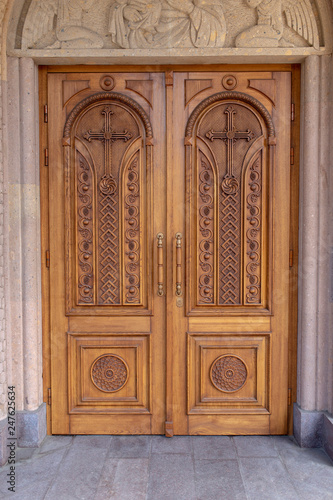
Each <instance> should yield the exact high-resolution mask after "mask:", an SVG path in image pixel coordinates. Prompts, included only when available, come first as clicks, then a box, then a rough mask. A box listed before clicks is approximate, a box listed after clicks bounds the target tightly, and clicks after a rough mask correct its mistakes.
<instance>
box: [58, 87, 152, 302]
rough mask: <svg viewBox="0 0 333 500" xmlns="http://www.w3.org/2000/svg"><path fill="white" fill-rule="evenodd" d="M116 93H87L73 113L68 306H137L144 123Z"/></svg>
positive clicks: (144, 209)
mask: <svg viewBox="0 0 333 500" xmlns="http://www.w3.org/2000/svg"><path fill="white" fill-rule="evenodd" d="M110 95H111V93H110ZM103 97H105V96H104V95H103ZM122 100H123V101H126V102H117V101H111V100H109V101H108V100H106V99H105V98H104V99H103V100H101V101H99V100H98V99H96V102H91V101H89V99H88V100H87V101H88V102H87V106H86V107H84V106H82V110H81V113H80V114H79V115H78V118H77V120H76V121H74V120H73V121H74V124H73V128H72V130H71V134H72V139H71V144H72V147H73V149H74V154H73V156H72V157H71V159H70V162H69V163H70V164H69V179H70V180H69V183H70V186H69V189H68V193H70V199H68V200H67V206H68V207H69V209H68V210H67V216H68V219H69V221H68V226H69V227H70V228H72V229H71V230H70V235H69V241H68V248H69V255H70V258H69V261H70V262H71V266H72V267H71V268H70V269H69V272H68V280H67V285H68V288H69V290H68V295H69V296H72V299H70V302H71V303H72V307H73V306H74V307H75V306H83V305H94V306H120V307H121V306H124V305H139V306H142V305H144V303H143V302H144V300H145V299H144V292H145V290H146V289H147V288H145V290H144V289H143V288H144V287H147V284H143V283H142V279H143V276H144V275H146V273H145V271H144V266H145V265H146V264H145V258H146V255H144V254H143V244H142V242H143V241H144V239H145V235H146V234H147V227H146V219H145V217H144V216H143V215H142V214H146V213H147V197H146V185H145V183H146V170H145V168H144V166H145V165H146V162H147V158H149V160H150V158H151V155H150V154H148V151H147V149H149V148H150V147H151V145H150V144H149V146H148V145H147V146H146V147H145V135H146V134H145V131H144V127H145V128H146V132H147V123H148V124H149V122H148V120H147V117H146V115H144V119H145V120H146V123H143V121H142V120H141V118H142V117H141V116H138V114H137V113H135V111H136V109H135V111H134V110H133V109H131V108H130V106H128V105H127V101H128V103H131V102H132V100H131V99H129V98H127V97H122ZM133 102H134V101H133ZM134 104H135V106H136V108H138V109H139V106H138V105H137V104H136V103H134ZM141 112H142V115H143V114H144V112H143V110H141ZM69 145H70V144H69ZM73 221H75V222H74V223H73ZM145 296H146V295H145Z"/></svg>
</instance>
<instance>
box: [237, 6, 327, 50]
mask: <svg viewBox="0 0 333 500" xmlns="http://www.w3.org/2000/svg"><path fill="white" fill-rule="evenodd" d="M245 1H246V3H247V4H248V5H249V7H252V8H256V9H257V15H258V21H257V25H256V26H252V27H251V28H248V29H247V30H245V31H243V32H242V33H241V34H240V35H238V37H237V38H236V47H293V44H292V42H290V41H289V40H288V39H287V38H288V37H287V35H286V33H285V29H284V21H283V14H284V15H285V20H286V23H287V26H289V27H290V28H292V29H293V30H294V31H295V32H296V33H297V34H298V35H300V36H301V37H302V38H304V39H305V40H306V41H307V42H308V43H309V44H310V45H312V46H313V47H314V48H315V49H317V50H318V49H319V37H318V28H317V23H316V19H315V17H314V14H313V11H312V7H311V3H310V1H309V0H245Z"/></svg>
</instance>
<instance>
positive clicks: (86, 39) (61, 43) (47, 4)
mask: <svg viewBox="0 0 333 500" xmlns="http://www.w3.org/2000/svg"><path fill="white" fill-rule="evenodd" d="M94 3H95V2H94V0H57V1H54V0H42V1H40V0H32V2H31V5H30V8H29V11H28V14H27V19H26V21H25V26H27V28H25V30H24V32H23V43H24V45H26V47H27V48H29V49H44V48H52V49H58V48H101V47H103V45H104V42H103V39H102V37H101V36H99V35H98V34H97V33H95V32H94V31H92V30H91V29H89V28H86V27H84V26H82V16H83V13H84V12H88V11H89V10H90V9H91V8H92V7H93V6H94Z"/></svg>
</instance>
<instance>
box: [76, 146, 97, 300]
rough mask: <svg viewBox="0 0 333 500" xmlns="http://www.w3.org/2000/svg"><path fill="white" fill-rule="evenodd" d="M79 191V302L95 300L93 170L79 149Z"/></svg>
mask: <svg viewBox="0 0 333 500" xmlns="http://www.w3.org/2000/svg"><path fill="white" fill-rule="evenodd" d="M77 155H78V160H79V169H78V172H77V192H78V209H77V211H78V222H77V223H78V263H79V265H78V292H79V303H82V302H83V303H84V304H89V303H92V302H93V232H92V231H93V223H92V217H93V209H92V198H91V194H90V191H91V172H90V168H89V165H88V163H87V160H86V159H85V158H84V156H83V155H82V154H81V153H80V152H78V151H77Z"/></svg>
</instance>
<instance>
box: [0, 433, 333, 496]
mask: <svg viewBox="0 0 333 500" xmlns="http://www.w3.org/2000/svg"><path fill="white" fill-rule="evenodd" d="M8 471H9V469H8V465H6V466H4V467H3V468H2V469H0V498H1V499H2V498H13V499H14V498H18V499H20V500H25V499H29V500H39V499H44V498H45V499H48V500H71V499H88V500H90V499H92V500H93V499H96V500H102V499H103V500H108V499H117V500H132V499H133V500H146V499H148V500H182V499H184V500H192V499H193V500H194V499H198V500H199V499H201V500H208V499H214V500H220V499H221V500H238V499H242V500H252V499H253V500H254V499H255V500H261V499H263V500H266V499H267V500H274V499H282V500H288V499H291V500H294V499H301V500H310V499H311V500H333V463H332V461H331V460H330V459H329V458H328V456H327V455H326V454H325V453H324V451H322V450H320V449H315V450H309V449H300V448H299V447H298V446H297V445H296V444H295V443H294V442H293V440H292V439H291V438H288V437H260V436H259V437H257V436H256V437H243V436H239V437H226V436H219V437H215V436H210V437H205V436H195V437H182V436H181V437H174V438H172V439H168V438H165V437H162V436H153V437H149V436H76V437H72V436H49V437H47V438H46V439H45V441H44V442H43V444H42V446H41V447H40V448H39V449H18V450H17V463H16V470H15V475H16V480H15V481H16V493H12V492H10V491H8V490H7V487H8V486H9V485H8V484H7V479H8V476H7V474H8Z"/></svg>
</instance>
